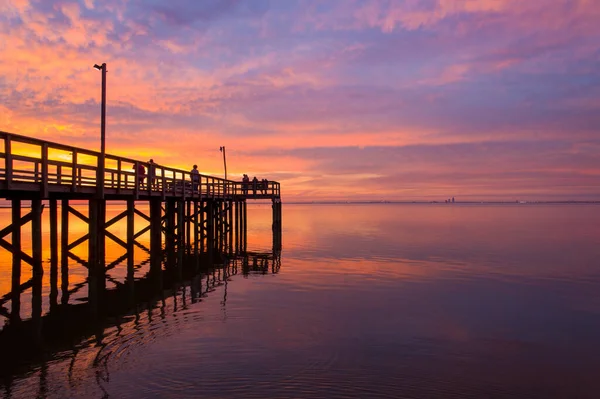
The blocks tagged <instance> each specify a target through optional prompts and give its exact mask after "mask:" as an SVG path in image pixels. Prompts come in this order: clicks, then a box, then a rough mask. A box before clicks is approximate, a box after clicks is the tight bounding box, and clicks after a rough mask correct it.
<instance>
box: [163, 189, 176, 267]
mask: <svg viewBox="0 0 600 399" xmlns="http://www.w3.org/2000/svg"><path fill="white" fill-rule="evenodd" d="M165 212H166V215H165V216H166V221H165V229H166V232H165V251H167V265H166V267H167V268H171V267H173V265H174V264H175V257H174V256H175V199H173V198H168V199H167V202H166V204H165Z"/></svg>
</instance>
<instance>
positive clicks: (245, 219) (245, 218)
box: [242, 200, 248, 252]
mask: <svg viewBox="0 0 600 399" xmlns="http://www.w3.org/2000/svg"><path fill="white" fill-rule="evenodd" d="M242 222H243V223H244V231H243V232H242V236H243V237H244V239H243V241H242V242H243V249H242V251H243V252H246V248H247V246H248V207H247V203H246V200H244V202H243V208H242Z"/></svg>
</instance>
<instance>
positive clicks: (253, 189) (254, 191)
mask: <svg viewBox="0 0 600 399" xmlns="http://www.w3.org/2000/svg"><path fill="white" fill-rule="evenodd" d="M256 186H258V179H257V178H256V176H254V179H252V192H253V193H254V196H255V197H256Z"/></svg>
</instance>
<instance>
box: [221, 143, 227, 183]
mask: <svg viewBox="0 0 600 399" xmlns="http://www.w3.org/2000/svg"><path fill="white" fill-rule="evenodd" d="M219 150H220V151H221V152H222V153H223V167H224V168H225V180H227V160H226V159H225V146H222V147H219Z"/></svg>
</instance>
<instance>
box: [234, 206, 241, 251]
mask: <svg viewBox="0 0 600 399" xmlns="http://www.w3.org/2000/svg"><path fill="white" fill-rule="evenodd" d="M233 205H234V214H235V218H234V220H233V224H234V229H235V237H234V240H235V253H236V254H237V253H238V252H239V251H240V201H238V200H235V201H234V202H233Z"/></svg>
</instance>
